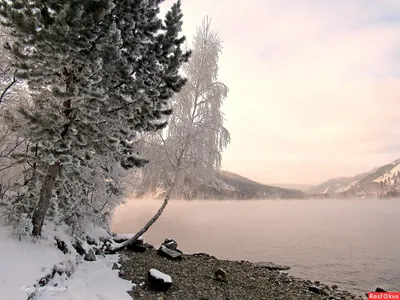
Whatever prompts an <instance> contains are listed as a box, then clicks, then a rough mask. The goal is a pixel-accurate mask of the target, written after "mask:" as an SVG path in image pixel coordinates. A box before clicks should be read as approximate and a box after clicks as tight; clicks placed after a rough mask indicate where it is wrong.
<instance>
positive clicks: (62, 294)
mask: <svg viewBox="0 0 400 300" xmlns="http://www.w3.org/2000/svg"><path fill="white" fill-rule="evenodd" d="M117 261H118V255H117V254H115V255H106V257H104V258H101V257H99V256H97V260H96V261H83V262H82V263H81V264H79V265H78V268H77V270H76V272H75V273H74V274H73V275H72V276H71V277H70V278H69V279H68V280H65V278H63V277H61V276H58V277H57V278H55V280H53V281H52V283H53V284H54V283H57V287H56V289H46V290H45V291H43V293H42V294H41V296H40V297H39V299H38V300H53V299H57V300H132V298H131V297H130V296H129V295H128V293H127V291H129V290H131V289H132V283H131V282H130V281H127V280H123V279H121V278H119V277H118V270H112V269H111V268H112V266H113V264H114V262H117Z"/></svg>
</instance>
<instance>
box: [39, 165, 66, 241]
mask: <svg viewBox="0 0 400 300" xmlns="http://www.w3.org/2000/svg"><path fill="white" fill-rule="evenodd" d="M60 169H61V164H60V162H58V161H57V162H55V163H54V164H52V165H50V166H49V167H48V169H47V175H46V178H45V179H44V182H43V185H42V189H41V190H40V196H39V202H38V204H37V206H36V209H35V211H34V213H33V217H32V223H33V232H32V234H33V235H35V236H40V235H41V234H42V227H43V222H44V218H45V217H46V213H47V210H48V209H49V206H50V199H51V194H52V193H53V188H54V183H55V181H56V178H57V175H58V172H60Z"/></svg>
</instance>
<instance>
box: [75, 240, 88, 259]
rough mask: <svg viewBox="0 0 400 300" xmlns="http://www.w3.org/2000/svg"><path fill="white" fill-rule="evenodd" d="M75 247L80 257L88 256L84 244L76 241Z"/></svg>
mask: <svg viewBox="0 0 400 300" xmlns="http://www.w3.org/2000/svg"><path fill="white" fill-rule="evenodd" d="M73 246H74V248H75V250H76V252H78V254H79V255H82V256H84V255H86V250H85V249H84V248H83V247H82V244H81V242H80V241H76V243H75V244H74V245H73Z"/></svg>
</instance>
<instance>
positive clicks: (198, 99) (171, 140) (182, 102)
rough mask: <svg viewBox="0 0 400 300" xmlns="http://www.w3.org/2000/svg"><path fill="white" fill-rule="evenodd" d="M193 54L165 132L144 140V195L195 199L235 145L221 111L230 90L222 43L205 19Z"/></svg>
mask: <svg viewBox="0 0 400 300" xmlns="http://www.w3.org/2000/svg"><path fill="white" fill-rule="evenodd" d="M191 49H192V55H191V58H190V60H189V63H187V64H185V65H184V67H183V72H184V75H185V77H186V78H187V84H186V85H185V86H184V87H183V89H182V90H181V91H180V92H179V93H178V94H177V95H175V97H174V98H173V105H172V106H173V112H174V113H173V114H172V116H171V117H170V121H169V125H168V128H166V130H164V131H163V132H158V133H156V134H151V135H147V136H146V137H145V138H144V140H143V141H142V147H143V148H144V149H147V150H146V153H148V155H147V156H146V157H147V158H148V159H149V160H150V163H149V164H148V165H147V166H146V167H145V168H144V169H143V178H142V184H141V186H140V187H139V189H141V191H142V192H146V191H147V192H148V191H155V190H157V189H161V190H167V189H168V188H169V187H170V186H171V185H172V184H173V182H174V181H175V180H176V182H175V185H176V188H175V193H174V194H173V195H171V196H172V197H183V198H191V197H193V192H194V191H195V190H196V189H197V188H198V187H199V186H200V185H201V184H202V183H207V181H209V180H210V179H211V178H212V177H213V175H214V172H215V171H216V170H218V169H219V168H220V166H221V152H222V151H223V150H224V149H225V147H226V146H227V145H228V143H229V141H230V136H229V132H228V130H227V129H226V128H225V127H224V117H223V113H222V112H221V107H222V105H223V102H224V100H225V99H226V97H227V94H228V88H227V87H226V85H225V84H223V83H222V82H220V81H219V80H218V62H219V56H220V54H221V51H222V41H221V39H220V37H219V35H218V33H217V32H215V31H213V30H212V28H211V20H210V19H209V18H208V17H206V18H204V19H203V22H202V24H201V26H200V27H198V29H197V33H196V35H195V36H194V39H193V45H192V47H191Z"/></svg>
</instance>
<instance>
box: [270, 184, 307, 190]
mask: <svg viewBox="0 0 400 300" xmlns="http://www.w3.org/2000/svg"><path fill="white" fill-rule="evenodd" d="M274 186H277V187H280V188H283V189H290V190H299V191H302V192H306V191H308V190H309V189H311V188H312V187H313V185H312V184H300V183H299V184H297V183H293V184H290V183H276V184H274Z"/></svg>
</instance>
